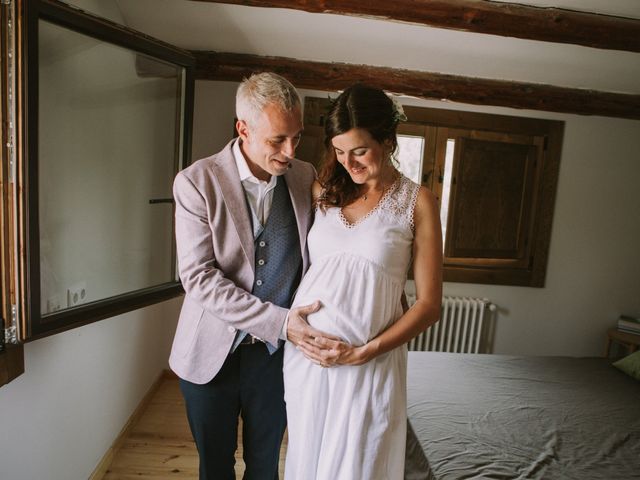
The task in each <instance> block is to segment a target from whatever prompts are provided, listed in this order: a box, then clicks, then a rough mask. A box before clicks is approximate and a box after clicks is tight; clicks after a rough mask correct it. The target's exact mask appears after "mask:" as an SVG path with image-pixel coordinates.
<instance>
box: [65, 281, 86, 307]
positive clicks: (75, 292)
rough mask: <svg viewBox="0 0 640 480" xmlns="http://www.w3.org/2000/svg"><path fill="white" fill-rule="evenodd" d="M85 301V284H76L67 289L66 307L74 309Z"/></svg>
mask: <svg viewBox="0 0 640 480" xmlns="http://www.w3.org/2000/svg"><path fill="white" fill-rule="evenodd" d="M86 300H87V284H86V282H78V283H76V284H74V285H71V286H70V287H69V288H68V289H67V307H75V306H77V305H80V304H81V303H84V302H85V301H86Z"/></svg>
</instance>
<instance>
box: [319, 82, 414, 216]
mask: <svg viewBox="0 0 640 480" xmlns="http://www.w3.org/2000/svg"><path fill="white" fill-rule="evenodd" d="M400 117H401V112H399V110H398V108H397V107H396V105H395V104H394V102H393V101H392V100H391V99H390V98H389V97H388V96H387V94H386V93H384V91H382V90H380V89H378V88H373V87H369V86H366V85H362V84H356V85H353V86H351V87H349V88H347V89H346V90H344V91H343V92H342V93H341V94H340V95H339V96H338V98H336V99H335V100H334V101H333V103H332V105H331V108H330V110H329V113H328V115H327V119H326V121H325V125H324V133H325V140H324V145H325V161H324V165H323V167H322V169H321V171H320V176H319V181H320V184H321V185H322V187H323V190H324V192H323V195H322V196H321V197H320V198H319V204H320V206H321V207H323V208H326V207H334V206H338V207H342V206H345V205H348V204H349V203H351V202H352V201H353V200H355V199H356V198H357V197H358V194H359V186H358V185H357V184H355V183H354V182H353V181H352V180H351V177H350V176H349V173H348V172H347V171H346V170H345V169H344V167H343V166H342V165H340V163H338V160H337V158H336V154H335V150H334V148H333V145H332V143H331V141H332V140H333V138H334V137H336V136H338V135H342V134H343V133H346V132H348V131H349V130H351V129H353V128H361V129H363V130H366V131H367V132H369V135H371V137H372V138H373V139H374V140H375V141H376V142H378V143H380V144H383V143H387V144H388V145H389V146H390V147H391V151H390V152H389V154H390V155H392V154H393V152H395V150H396V148H397V146H398V140H397V138H396V129H397V127H398V122H399V121H400Z"/></svg>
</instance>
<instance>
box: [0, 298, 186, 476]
mask: <svg viewBox="0 0 640 480" xmlns="http://www.w3.org/2000/svg"><path fill="white" fill-rule="evenodd" d="M180 304H181V299H180V298H179V299H174V300H170V301H167V302H164V303H161V304H157V305H154V306H151V307H147V308H144V309H141V310H136V311H134V312H130V313H127V314H125V315H120V316H118V317H114V318H109V319H106V320H102V321H99V322H97V323H94V324H91V325H86V326H84V327H81V328H77V329H75V330H70V331H68V332H66V333H61V334H58V335H55V336H52V337H48V338H44V339H41V340H36V341H34V342H32V343H29V344H27V345H25V352H24V356H25V373H24V374H23V375H21V376H20V377H18V378H17V379H16V380H14V381H13V382H11V383H9V384H7V385H4V386H3V387H1V388H0V425H1V427H0V428H1V431H2V435H0V466H1V467H0V477H2V478H3V479H7V480H34V479H42V480H83V479H86V478H88V477H89V475H91V472H92V471H93V470H94V468H95V467H96V465H97V464H98V462H99V461H100V460H101V459H102V457H103V455H104V454H105V453H106V452H107V450H108V449H109V447H110V446H111V445H112V443H113V441H114V440H115V439H116V437H117V435H118V433H119V432H120V430H121V429H122V427H123V426H124V425H125V423H126V421H127V420H128V418H129V417H130V416H131V414H132V413H133V411H134V410H135V408H136V407H137V406H138V404H139V403H140V400H142V398H143V396H144V395H145V393H146V392H147V391H148V390H149V387H150V386H151V385H152V383H153V381H154V380H155V379H156V378H158V376H159V375H160V373H161V372H162V370H163V369H165V368H168V366H167V358H168V356H169V347H170V343H171V340H172V336H173V331H174V329H175V323H176V319H177V317H178V311H179V307H180Z"/></svg>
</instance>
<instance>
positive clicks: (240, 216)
mask: <svg viewBox="0 0 640 480" xmlns="http://www.w3.org/2000/svg"><path fill="white" fill-rule="evenodd" d="M231 145H232V143H230V144H229V145H227V147H226V148H225V149H224V150H223V151H222V152H221V153H220V155H219V156H218V158H217V159H216V161H215V162H213V166H212V168H213V171H214V173H215V175H216V177H217V179H218V184H219V185H220V191H221V192H222V197H223V198H224V203H225V205H226V207H227V210H229V213H230V214H231V218H232V220H233V223H234V225H235V227H236V230H237V231H238V237H240V244H241V245H242V250H244V254H245V255H246V257H247V260H248V261H249V264H250V265H251V269H252V270H254V271H255V265H254V260H255V258H254V257H255V246H254V238H253V228H252V226H251V219H250V217H249V210H248V207H247V201H246V198H245V195H244V189H243V188H242V183H241V182H240V176H239V175H238V167H237V166H236V163H235V160H234V158H233V153H232V152H231Z"/></svg>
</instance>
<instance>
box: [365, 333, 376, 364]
mask: <svg viewBox="0 0 640 480" xmlns="http://www.w3.org/2000/svg"><path fill="white" fill-rule="evenodd" d="M379 349H380V341H379V340H378V339H377V338H374V339H373V340H371V341H369V342H367V343H365V344H364V345H363V346H362V354H361V360H362V363H367V362H370V361H371V360H373V359H374V358H376V357H377V356H378V350H379Z"/></svg>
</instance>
